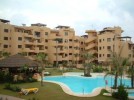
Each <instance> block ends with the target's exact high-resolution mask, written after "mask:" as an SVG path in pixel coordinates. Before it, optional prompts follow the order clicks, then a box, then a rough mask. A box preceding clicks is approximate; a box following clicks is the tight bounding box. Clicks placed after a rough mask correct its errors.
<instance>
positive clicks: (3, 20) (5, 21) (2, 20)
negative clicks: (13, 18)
mask: <svg viewBox="0 0 134 100" xmlns="http://www.w3.org/2000/svg"><path fill="white" fill-rule="evenodd" d="M0 21H1V22H3V23H7V22H10V21H9V20H5V19H0Z"/></svg>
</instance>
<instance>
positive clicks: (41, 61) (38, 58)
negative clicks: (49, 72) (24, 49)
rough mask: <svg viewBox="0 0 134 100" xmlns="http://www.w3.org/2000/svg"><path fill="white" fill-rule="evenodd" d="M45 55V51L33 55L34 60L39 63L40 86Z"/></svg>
mask: <svg viewBox="0 0 134 100" xmlns="http://www.w3.org/2000/svg"><path fill="white" fill-rule="evenodd" d="M46 57H47V54H46V53H38V54H37V55H36V57H35V59H36V61H38V62H39V63H38V64H39V67H41V86H43V76H44V75H43V70H44V69H45V68H44V67H45V66H44V64H45V62H46Z"/></svg>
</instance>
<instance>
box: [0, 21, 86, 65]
mask: <svg viewBox="0 0 134 100" xmlns="http://www.w3.org/2000/svg"><path fill="white" fill-rule="evenodd" d="M0 51H5V52H10V53H11V54H12V55H14V54H17V53H22V52H23V53H24V54H25V56H27V57H29V58H32V56H33V55H36V54H37V53H40V52H43V53H46V54H47V55H48V62H49V63H51V64H55V65H56V63H58V64H62V63H63V61H65V62H68V63H69V62H71V63H74V64H75V66H77V67H79V66H80V64H81V63H82V58H81V55H80V54H81V52H83V51H84V38H83V37H79V36H75V31H74V29H73V28H70V27H69V26H57V27H56V28H54V29H50V28H48V27H47V26H46V25H45V24H41V23H36V24H31V26H26V25H22V26H16V25H11V24H10V21H8V20H4V19H0Z"/></svg>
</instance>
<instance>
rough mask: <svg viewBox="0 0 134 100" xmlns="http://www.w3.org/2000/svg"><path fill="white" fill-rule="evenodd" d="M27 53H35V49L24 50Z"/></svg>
mask: <svg viewBox="0 0 134 100" xmlns="http://www.w3.org/2000/svg"><path fill="white" fill-rule="evenodd" d="M24 51H25V52H35V50H34V49H33V48H24Z"/></svg>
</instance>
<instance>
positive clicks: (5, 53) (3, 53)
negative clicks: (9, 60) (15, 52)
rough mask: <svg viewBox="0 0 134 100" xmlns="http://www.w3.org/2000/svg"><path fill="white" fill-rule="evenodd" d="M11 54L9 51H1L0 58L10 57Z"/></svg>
mask: <svg viewBox="0 0 134 100" xmlns="http://www.w3.org/2000/svg"><path fill="white" fill-rule="evenodd" d="M10 55H11V54H10V53H9V52H5V51H0V58H2V57H4V58H6V57H9V56H10Z"/></svg>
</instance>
